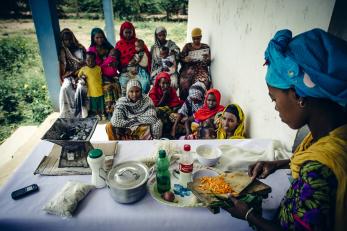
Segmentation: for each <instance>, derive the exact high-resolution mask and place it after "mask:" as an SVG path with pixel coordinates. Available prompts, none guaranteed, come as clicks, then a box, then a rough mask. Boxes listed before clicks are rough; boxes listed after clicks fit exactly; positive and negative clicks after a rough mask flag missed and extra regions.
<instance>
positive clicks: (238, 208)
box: [222, 196, 250, 220]
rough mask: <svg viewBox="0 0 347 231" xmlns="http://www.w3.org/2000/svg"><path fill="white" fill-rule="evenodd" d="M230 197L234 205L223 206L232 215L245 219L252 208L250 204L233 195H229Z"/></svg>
mask: <svg viewBox="0 0 347 231" xmlns="http://www.w3.org/2000/svg"><path fill="white" fill-rule="evenodd" d="M228 199H229V200H230V201H231V202H232V203H233V206H231V207H226V206H222V208H223V209H224V210H225V211H227V212H228V213H230V214H231V216H233V217H235V218H238V219H242V220H244V219H245V216H246V213H247V211H248V210H249V209H250V208H249V206H248V205H247V204H246V203H245V202H243V201H240V200H238V199H236V198H234V197H232V196H229V197H228Z"/></svg>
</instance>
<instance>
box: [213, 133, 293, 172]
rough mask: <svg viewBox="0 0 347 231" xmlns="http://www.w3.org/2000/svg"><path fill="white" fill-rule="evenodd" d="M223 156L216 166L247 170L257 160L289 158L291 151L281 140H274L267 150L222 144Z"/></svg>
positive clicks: (224, 168) (225, 168) (225, 169)
mask: <svg viewBox="0 0 347 231" xmlns="http://www.w3.org/2000/svg"><path fill="white" fill-rule="evenodd" d="M219 148H220V149H221V151H222V153H223V154H222V157H221V158H220V160H219V162H218V164H217V165H216V166H215V168H218V169H220V170H222V171H235V170H238V171H240V170H247V169H248V166H249V165H251V164H253V163H255V162H256V161H272V160H282V159H289V158H290V157H291V156H292V152H290V151H289V150H288V149H287V148H286V147H285V146H284V145H283V144H282V143H281V142H280V141H278V140H273V141H272V142H271V144H270V145H269V146H268V147H267V149H265V150H251V149H244V148H241V147H237V146H232V145H221V146H220V147H219Z"/></svg>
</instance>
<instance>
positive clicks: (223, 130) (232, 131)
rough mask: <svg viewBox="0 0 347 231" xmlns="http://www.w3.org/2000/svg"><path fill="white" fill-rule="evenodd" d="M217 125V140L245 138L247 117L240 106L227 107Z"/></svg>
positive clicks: (231, 105) (230, 105)
mask: <svg viewBox="0 0 347 231" xmlns="http://www.w3.org/2000/svg"><path fill="white" fill-rule="evenodd" d="M216 123H217V125H218V129H217V139H243V138H245V126H244V123H245V115H244V113H243V111H242V109H241V107H240V106H239V105H237V104H229V105H228V106H226V107H225V109H224V111H223V112H222V114H221V116H220V118H218V119H217V122H216Z"/></svg>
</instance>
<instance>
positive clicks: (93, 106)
mask: <svg viewBox="0 0 347 231" xmlns="http://www.w3.org/2000/svg"><path fill="white" fill-rule="evenodd" d="M95 58H96V55H95V53H93V52H87V57H86V64H87V66H84V67H82V68H81V69H80V71H79V72H78V77H79V78H82V79H84V80H85V81H86V83H87V88H88V96H89V101H90V109H89V110H90V112H92V113H93V114H95V115H97V116H98V118H99V119H101V118H102V119H106V118H105V115H104V96H103V92H102V77H101V68H100V67H99V66H98V65H96V63H95Z"/></svg>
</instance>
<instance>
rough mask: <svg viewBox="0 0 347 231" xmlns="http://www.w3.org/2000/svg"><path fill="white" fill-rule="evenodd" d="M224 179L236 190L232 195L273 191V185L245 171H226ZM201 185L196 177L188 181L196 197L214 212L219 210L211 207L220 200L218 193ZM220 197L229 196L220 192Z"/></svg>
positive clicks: (262, 193) (262, 194) (265, 195)
mask: <svg viewBox="0 0 347 231" xmlns="http://www.w3.org/2000/svg"><path fill="white" fill-rule="evenodd" d="M222 175H223V176H224V180H225V181H226V182H227V183H228V184H230V186H231V187H232V189H233V190H234V192H233V193H231V194H232V196H234V197H239V196H242V195H245V194H256V195H261V196H263V197H267V195H268V194H269V193H270V192H271V187H270V186H268V185H266V184H264V183H262V182H260V181H258V180H253V181H252V179H251V178H250V177H249V176H248V175H247V173H244V172H231V173H224V174H222ZM199 185H200V180H199V179H195V180H194V181H193V182H190V183H188V188H189V189H190V190H192V192H193V193H194V194H195V195H196V197H197V198H198V199H199V200H200V201H202V202H203V203H205V204H206V206H207V207H208V208H209V209H210V210H211V211H212V212H213V213H216V211H217V212H218V211H219V208H218V209H216V208H215V207H213V206H212V207H210V205H211V204H215V202H217V201H218V198H216V195H215V194H213V193H211V192H210V191H207V190H201V189H200V188H199V187H198V186H199ZM217 196H219V197H224V198H227V195H226V194H218V195H217Z"/></svg>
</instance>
